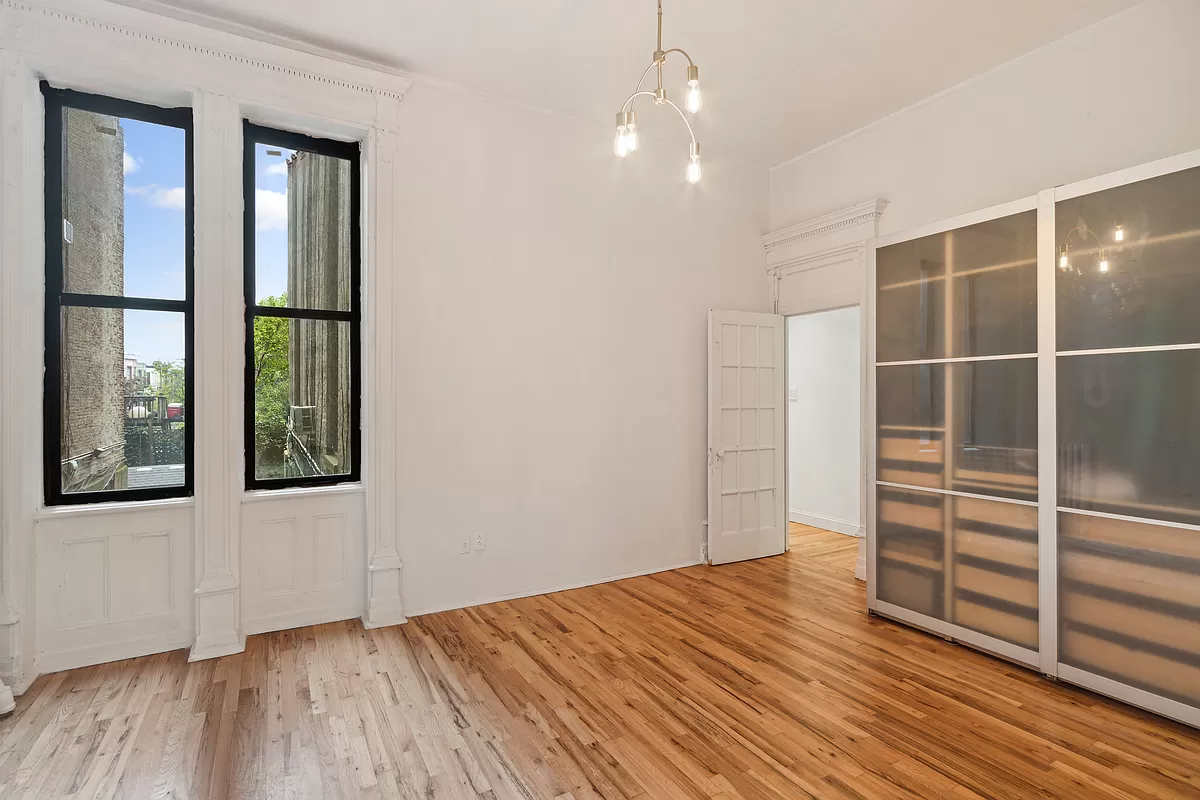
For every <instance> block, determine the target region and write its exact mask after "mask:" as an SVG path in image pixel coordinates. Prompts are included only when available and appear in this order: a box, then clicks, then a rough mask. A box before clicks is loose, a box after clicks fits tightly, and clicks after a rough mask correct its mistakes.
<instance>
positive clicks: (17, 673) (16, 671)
mask: <svg viewBox="0 0 1200 800" xmlns="http://www.w3.org/2000/svg"><path fill="white" fill-rule="evenodd" d="M38 675H39V673H38V671H37V669H33V670H30V671H29V672H24V671H23V670H21V665H20V663H19V662H18V660H17V659H15V658H12V657H8V658H0V681H3V682H4V683H5V684H6V685H7V686H8V688H9V689H11V690H12V693H13V694H15V695H18V696H19V695H23V694H25V691H26V690H27V689H28V688H29V687H30V686H31V685H32V684H33V682H34V681H35V680H37V678H38Z"/></svg>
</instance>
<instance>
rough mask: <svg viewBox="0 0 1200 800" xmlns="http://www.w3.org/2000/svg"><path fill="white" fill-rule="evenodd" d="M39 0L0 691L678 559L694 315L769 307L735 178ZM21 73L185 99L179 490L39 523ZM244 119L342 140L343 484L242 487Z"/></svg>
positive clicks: (32, 277) (1, 468)
mask: <svg viewBox="0 0 1200 800" xmlns="http://www.w3.org/2000/svg"><path fill="white" fill-rule="evenodd" d="M44 1H45V2H46V3H50V4H52V5H53V6H54V7H55V9H56V10H55V11H53V12H52V13H48V12H46V11H44V10H43V8H42V7H41V6H40V5H30V4H8V5H4V4H0V122H2V123H3V128H4V130H5V131H6V134H5V136H4V137H0V177H2V178H3V180H0V212H2V213H0V228H2V229H3V232H4V236H3V237H0V266H2V267H3V269H0V284H2V285H3V287H4V289H5V291H4V292H0V310H3V312H4V313H3V314H0V365H3V366H4V369H3V370H2V371H3V373H4V374H6V375H9V376H10V377H12V378H13V380H10V381H8V382H7V383H5V384H4V386H3V391H2V392H0V439H2V445H3V446H2V447H0V473H2V474H3V475H4V476H6V477H7V478H12V479H11V480H4V481H0V676H2V677H3V678H5V679H6V680H9V681H11V682H13V683H14V684H15V685H16V688H18V689H23V688H24V687H26V686H28V684H29V682H30V681H32V680H33V678H34V677H35V676H36V674H37V673H38V672H39V671H48V670H51V669H61V668H65V667H69V666H78V665H82V664H86V663H95V662H97V661H102V660H108V659H111V658H117V657H129V656H133V655H139V654H143V653H147V652H154V651H156V650H163V649H171V648H176V647H181V646H186V645H187V644H191V645H192V648H191V657H192V658H193V659H197V658H211V657H216V656H221V655H225V654H228V653H231V652H236V651H238V650H239V649H241V648H242V647H243V645H244V636H245V634H246V633H247V632H255V631H261V630H268V629H273V628H280V627H289V626H295V625H301V624H311V623H316V622H320V621H325V620H328V619H335V618H346V617H353V616H359V615H361V616H362V617H363V620H364V623H365V624H367V625H371V626H379V625H390V624H397V623H400V622H403V620H404V614H405V612H407V613H420V612H422V611H428V610H431V609H435V608H449V607H457V606H463V605H468V604H473V603H480V602H486V601H490V600H495V599H499V598H503V597H509V596H514V595H522V594H531V593H540V592H545V591H549V590H553V589H557V588H561V587H564V586H571V585H578V584H587V583H593V582H597V581H602V580H605V579H609V578H613V577H618V576H622V575H627V574H631V573H644V572H651V571H656V570H661V569H666V568H669V567H672V566H677V565H680V564H691V563H696V562H697V561H698V560H699V559H700V555H701V545H702V543H703V539H702V528H701V523H702V521H703V519H704V517H705V513H706V502H705V483H706V467H705V447H706V435H705V430H706V425H705V413H706V397H705V394H706V374H705V373H706V369H707V358H706V356H707V352H706V344H705V342H706V316H707V310H708V309H709V308H713V307H717V308H728V309H741V310H752V311H764V310H766V309H767V308H769V305H770V303H769V292H768V286H767V281H766V280H765V275H764V274H763V270H762V263H763V262H762V259H763V252H762V247H761V244H760V241H759V237H760V235H761V233H762V232H763V230H764V229H765V227H766V220H767V196H768V191H767V189H768V186H767V172H766V170H763V169H760V168H753V167H748V166H745V165H742V164H739V163H737V162H733V161H728V160H724V159H722V158H721V156H720V154H719V153H710V154H709V155H708V157H707V159H708V160H707V161H706V164H705V179H704V182H703V183H702V184H700V185H699V186H696V187H692V186H689V185H688V184H687V183H686V182H685V181H684V180H683V169H684V167H685V165H686V152H687V151H686V141H685V140H681V139H679V138H678V136H677V134H678V131H671V136H670V138H669V139H665V140H658V139H657V138H655V136H654V135H653V134H651V135H650V136H647V137H646V140H645V142H644V145H643V147H642V149H641V151H640V152H639V153H638V154H637V156H636V157H632V158H629V159H626V160H625V161H623V162H622V161H618V160H617V159H616V158H614V156H613V155H612V152H611V136H612V133H611V130H610V126H609V125H607V124H605V123H604V122H584V121H579V120H574V119H570V118H566V117H562V116H556V115H552V114H547V113H542V112H538V111H535V110H533V109H530V108H526V107H522V106H517V105H514V104H511V103H507V102H504V101H501V100H498V99H493V98H488V97H484V96H482V95H479V94H477V93H473V92H468V91H465V90H461V89H457V88H454V87H447V86H444V85H440V84H434V83H431V82H422V83H419V84H413V83H412V82H411V81H409V80H408V79H407V78H405V77H403V76H398V75H394V74H390V73H380V72H375V71H372V70H369V69H367V68H365V67H362V66H359V65H351V64H345V63H341V62H334V61H330V60H328V59H324V58H321V57H319V56H314V55H311V54H304V53H298V52H296V51H291V50H287V49H285V48H282V47H279V46H276V45H266V44H262V43H260V42H254V41H250V40H245V39H241V38H239V37H236V36H233V35H231V34H228V33H223V32H217V31H211V30H207V29H201V28H197V27H196V26H194V25H191V24H189V23H184V22H180V21H178V20H167V19H163V18H159V17H154V16H153V15H148V14H146V13H145V12H141V11H138V10H135V9H131V8H127V7H123V6H114V5H111V4H108V3H100V2H96V0H44ZM97 20H99V22H97ZM101 23H102V24H101ZM40 77H48V78H49V79H50V80H52V82H54V83H55V84H56V85H61V86H70V87H73V88H81V89H84V90H88V91H94V92H100V93H111V94H114V95H116V96H124V97H129V98H131V99H138V100H144V101H148V102H157V103H169V104H185V103H191V104H192V106H193V108H194V120H195V130H196V136H195V142H196V151H195V155H196V184H195V189H196V192H195V198H196V223H197V224H196V324H197V341H196V345H197V346H196V358H195V363H196V388H197V392H196V397H195V399H196V405H197V408H196V413H195V415H194V418H195V420H196V425H197V437H196V438H197V449H196V470H195V472H196V496H195V498H193V499H183V500H171V501H163V502H162V503H158V504H152V505H143V504H134V505H127V506H118V507H117V508H108V509H102V508H86V509H84V508H80V509H72V510H70V511H67V512H59V511H55V510H46V509H43V508H41V500H40V494H41V487H40V477H39V476H40V472H39V471H38V470H30V469H29V466H28V465H29V464H31V463H39V461H40V458H41V435H40V434H41V430H40V429H41V425H40V414H41V407H42V404H41V397H40V395H41V391H40V386H41V383H40V376H41V363H42V359H41V357H40V353H41V350H42V342H41V333H40V331H41V330H42V320H41V305H42V299H43V298H42V293H43V285H44V278H43V274H42V273H43V271H44V264H43V259H42V252H41V248H42V244H41V242H42V236H41V231H42V219H41V202H40V198H41V192H42V176H41V169H42V158H43V153H42V150H43V145H42V131H41V124H42V123H41V119H42V106H41V97H40V94H39V93H38V90H37V80H38V79H39V78H40ZM647 113H653V112H647ZM243 117H250V118H252V119H254V120H255V121H258V122H263V123H265V124H271V125H275V126H279V127H287V128H292V129H297V130H300V131H301V132H307V133H312V134H315V135H325V136H340V137H346V138H358V139H360V140H361V141H363V152H364V169H365V179H364V182H363V183H364V206H363V210H364V237H363V245H364V307H365V308H364V319H365V322H364V330H363V342H364V352H363V361H364V373H363V402H364V410H363V449H364V452H363V481H362V484H361V485H359V486H350V487H337V488H333V489H329V488H324V489H314V490H299V491H297V492H276V493H266V494H264V493H259V492H246V491H245V490H244V488H243V486H242V477H241V476H242V472H243V463H242V459H243V452H242V450H243V443H242V441H241V437H242V433H241V431H242V427H241V414H242V402H243V400H242V398H243V390H242V380H243V375H242V364H241V361H242V348H243V338H242V336H243V331H242V309H243V298H242V286H241V283H242V279H241V274H242V265H241V263H240V261H241V247H242V231H241V207H242V203H241V161H240V148H241V120H242V118H243ZM10 134H11V135H10ZM476 532H482V533H484V534H485V536H486V540H487V545H486V548H484V549H482V550H479V551H477V552H473V553H470V554H468V555H459V552H458V551H459V542H460V541H462V539H463V538H465V537H466V536H468V535H469V534H474V533H476ZM131 570H132V572H131ZM143 573H144V574H143ZM131 574H132V575H133V578H131V577H130V575H131ZM402 601H403V602H402Z"/></svg>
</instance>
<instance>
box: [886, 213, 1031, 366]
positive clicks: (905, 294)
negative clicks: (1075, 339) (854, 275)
mask: <svg viewBox="0 0 1200 800" xmlns="http://www.w3.org/2000/svg"><path fill="white" fill-rule="evenodd" d="M876 278H877V284H878V287H879V289H878V295H877V301H878V317H877V328H878V331H879V334H878V342H877V352H876V358H877V360H878V361H914V360H918V359H936V358H963V357H968V356H993V355H1012V354H1015V353H1033V352H1036V351H1037V213H1036V212H1035V211H1027V212H1024V213H1021V214H1015V215H1013V216H1009V217H1002V218H1000V219H994V220H990V221H988V222H982V223H979V224H978V225H970V226H968V227H965V228H959V229H957V230H953V231H947V232H945V233H939V234H935V235H933V236H926V237H923V238H921V239H915V240H912V241H909V242H901V243H899V244H894V245H891V246H889V247H884V248H881V249H880V250H879V251H878V253H877V254H876ZM947 281H949V287H950V296H949V298H948V300H947V289H946V284H947ZM947 302H949V309H948V308H947ZM947 314H949V316H950V324H949V326H948V325H947V319H946V317H947Z"/></svg>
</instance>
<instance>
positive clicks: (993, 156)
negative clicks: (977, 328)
mask: <svg viewBox="0 0 1200 800" xmlns="http://www.w3.org/2000/svg"><path fill="white" fill-rule="evenodd" d="M1030 24H1036V21H1034V20H1031V21H1030ZM1198 96H1200V3H1197V2H1196V1H1195V0H1147V2H1145V3H1142V4H1140V5H1137V6H1134V7H1133V8H1130V9H1128V10H1126V11H1124V12H1122V13H1120V14H1117V15H1115V16H1112V17H1109V18H1107V19H1104V20H1101V21H1100V22H1098V23H1096V24H1095V25H1092V26H1091V27H1088V28H1085V29H1083V30H1081V31H1078V32H1076V33H1074V34H1072V35H1070V36H1068V37H1065V38H1063V39H1061V40H1059V41H1057V42H1054V43H1052V44H1050V45H1047V46H1046V47H1043V48H1041V49H1039V50H1036V51H1034V52H1033V53H1030V54H1028V55H1026V56H1024V57H1022V58H1020V59H1017V60H1015V61H1012V62H1009V63H1008V64H1005V65H1003V66H1001V67H999V68H997V69H995V70H993V71H991V72H989V73H986V74H984V75H981V76H979V77H977V78H974V79H972V80H970V81H968V82H966V83H964V84H962V85H960V86H959V87H957V88H955V89H952V90H950V91H949V92H948V93H946V94H944V95H941V96H939V97H935V98H934V99H932V100H930V101H927V102H925V103H923V104H920V105H917V106H914V107H912V108H909V109H907V110H905V111H902V112H899V113H898V114H895V115H893V116H891V117H888V118H885V119H884V120H881V121H880V122H878V123H876V124H874V125H871V126H869V127H867V128H864V129H863V130H861V131H859V132H858V133H856V134H853V135H851V136H849V137H847V138H845V139H844V140H841V141H839V142H836V143H834V144H832V145H829V146H826V147H825V148H823V149H820V150H817V151H814V152H813V153H811V154H809V155H807V156H804V157H802V158H800V159H798V160H796V161H794V162H792V163H790V164H786V165H782V166H780V167H777V168H776V169H775V170H773V171H772V174H771V227H772V229H775V228H779V227H783V226H785V225H790V224H792V223H794V222H797V221H799V220H802V219H807V218H810V217H813V216H816V215H817V214H820V213H823V212H826V211H829V210H830V209H834V208H841V207H843V206H847V205H850V204H851V203H854V202H858V201H860V200H864V199H867V198H876V197H878V198H883V199H885V200H887V201H889V205H888V209H887V212H886V213H885V214H884V215H883V217H882V218H881V219H880V226H879V232H880V234H881V235H882V234H887V233H891V232H895V231H903V230H907V229H909V228H912V227H915V226H917V225H922V224H926V223H929V222H935V221H938V220H942V219H946V218H948V217H952V216H956V215H958V214H962V213H966V212H969V211H974V210H977V209H981V208H986V207H988V206H992V205H996V204H998V203H1002V202H1005V201H1008V200H1015V199H1018V198H1021V197H1026V196H1029V195H1032V194H1034V193H1036V192H1037V191H1038V190H1040V189H1046V188H1049V187H1052V186H1056V185H1059V184H1063V183H1069V182H1071V181H1076V180H1081V179H1083V178H1088V177H1091V176H1094V175H1100V174H1104V173H1106V172H1110V171H1113V170H1117V169H1122V168H1125V167H1129V166H1133V165H1136V164H1140V163H1143V162H1146V161H1151V160H1154V159H1157V158H1163V157H1166V156H1169V155H1174V154H1176V153H1180V152H1186V151H1188V150H1193V149H1196V148H1200V103H1197V102H1196V97H1198Z"/></svg>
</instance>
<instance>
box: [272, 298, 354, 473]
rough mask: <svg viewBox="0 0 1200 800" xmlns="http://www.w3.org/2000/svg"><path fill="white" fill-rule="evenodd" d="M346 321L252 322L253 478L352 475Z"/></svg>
mask: <svg viewBox="0 0 1200 800" xmlns="http://www.w3.org/2000/svg"><path fill="white" fill-rule="evenodd" d="M351 360H352V357H351V354H350V323H349V322H340V321H330V320H310V319H283V318H279V317H257V318H255V320H254V365H253V368H254V376H253V378H254V474H255V477H256V478H258V479H264V480H265V479H271V478H296V477H315V476H321V475H348V474H349V473H350V471H351V463H352V462H351V455H352V454H351V449H350V447H351V439H350V431H351V419H350V417H351V408H352V406H351V404H352V403H353V402H354V398H353V397H352V396H351V385H350V366H351Z"/></svg>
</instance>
